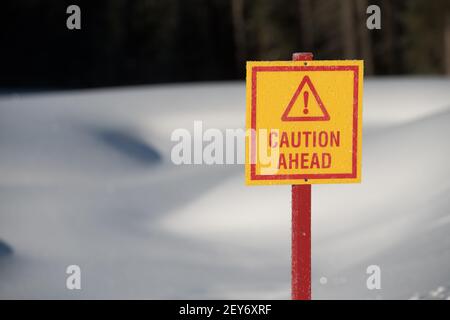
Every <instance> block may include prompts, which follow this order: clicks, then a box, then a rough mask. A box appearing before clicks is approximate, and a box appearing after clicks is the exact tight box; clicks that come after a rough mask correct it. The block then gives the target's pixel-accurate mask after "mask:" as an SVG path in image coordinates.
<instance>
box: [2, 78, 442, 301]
mask: <svg viewBox="0 0 450 320" xmlns="http://www.w3.org/2000/svg"><path fill="white" fill-rule="evenodd" d="M449 88H450V79H449V78H368V79H366V81H365V88H364V90H365V91H364V105H363V114H364V118H363V121H364V126H363V128H364V140H363V174H362V183H361V184H340V185H314V186H313V199H312V200H313V203H312V210H313V244H312V252H313V275H312V276H313V278H312V281H313V298H314V299H324V298H327V299H339V298H341V299H409V298H411V299H415V298H430V299H436V298H437V299H446V298H448V296H449V293H448V288H449V287H450V286H449V285H450V273H449V272H448V270H450V237H449V236H448V235H449V234H450V233H449V232H450V212H449V209H448V208H450V199H449V198H448V194H449V191H450V180H449V179H448V178H449V176H450V175H449V173H450V172H449V170H450V169H449V166H448V160H447V159H448V156H449V155H450V143H449V142H448V137H449V136H450V90H448V89H449ZM244 114H245V87H244V84H243V83H242V82H229V83H227V82H225V83H201V84H183V85H181V84H180V85H164V86H142V87H129V88H114V89H101V90H80V91H67V92H43V93H29V94H6V93H5V94H3V95H1V96H0V283H1V285H0V298H40V299H45V298H65V299H81V298H84V299H91V298H92V299H108V298H125V299H128V298H142V299H149V298H153V299H160V298H175V299H176V298H190V299H197V298H208V299H211V298H225V299H227V298H236V299H246V298H248V299H260V298H265V299H285V298H289V294H290V188H289V187H288V186H258V187H247V186H245V185H244V175H243V171H244V168H243V166H242V165H223V166H219V165H211V166H207V165H181V166H176V165H174V164H172V163H171V161H170V151H171V148H172V146H173V145H174V143H173V142H171V141H170V135H171V133H172V131H173V130H174V129H177V128H186V129H188V130H189V131H192V130H193V123H194V121H195V120H202V121H203V122H204V127H205V128H219V129H221V130H225V129H226V128H232V129H235V128H243V127H244V120H245V119H244ZM70 264H77V265H79V266H80V267H81V270H82V290H80V291H76V290H67V289H66V287H65V281H66V277H67V274H66V273H65V270H66V267H67V266H68V265H70ZM371 264H376V265H379V266H380V268H381V272H382V276H381V283H382V289H381V290H368V289H367V287H366V279H367V277H368V275H367V274H366V268H367V267H368V266H369V265H371ZM320 279H322V281H320ZM323 279H326V281H323Z"/></svg>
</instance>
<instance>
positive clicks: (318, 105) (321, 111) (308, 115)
mask: <svg viewBox="0 0 450 320" xmlns="http://www.w3.org/2000/svg"><path fill="white" fill-rule="evenodd" d="M328 120H330V115H329V114H328V111H327V109H326V108H325V106H324V104H323V102H322V100H321V99H320V96H319V94H318V93H317V90H316V88H315V87H314V85H313V84H312V82H311V79H310V78H309V77H308V76H304V77H303V79H302V81H301V82H300V84H299V86H298V88H297V90H295V93H294V95H293V96H292V98H291V101H290V102H289V104H288V105H287V107H286V110H284V112H283V115H282V116H281V121H328Z"/></svg>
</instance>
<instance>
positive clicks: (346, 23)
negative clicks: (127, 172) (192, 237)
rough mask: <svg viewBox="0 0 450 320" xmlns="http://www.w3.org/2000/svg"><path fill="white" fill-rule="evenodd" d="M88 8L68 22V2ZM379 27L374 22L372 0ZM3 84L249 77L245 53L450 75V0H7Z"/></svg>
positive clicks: (384, 71)
mask: <svg viewBox="0 0 450 320" xmlns="http://www.w3.org/2000/svg"><path fill="white" fill-rule="evenodd" d="M70 4H77V5H79V6H80V8H81V30H68V29H67V28H66V19H67V17H68V16H69V15H68V14H67V13H66V8H67V6H69V5H70ZM371 4H376V5H378V6H380V8H381V29H380V30H368V29H367V28H366V20H367V18H368V16H369V15H368V14H367V13H366V9H367V7H368V5H371ZM0 10H1V12H0V23H1V30H0V36H1V50H0V51H1V52H0V86H1V87H15V88H17V87H33V88H36V87H43V88H48V87H52V88H59V87H62V88H67V87H70V88H77V87H96V86H114V85H132V84H143V83H166V82H184V81H211V80H231V79H243V78H244V71H245V61H246V60H290V59H291V54H292V52H295V51H312V52H314V55H315V58H316V59H352V58H357V59H364V60H365V67H366V74H369V75H371V74H374V75H394V74H450V1H449V0H409V1H405V0H378V1H367V0H314V1H313V0H278V1H264V0H91V1H75V0H73V1H57V0H53V1H52V0H41V1H38V0H6V1H2V3H1V6H0Z"/></svg>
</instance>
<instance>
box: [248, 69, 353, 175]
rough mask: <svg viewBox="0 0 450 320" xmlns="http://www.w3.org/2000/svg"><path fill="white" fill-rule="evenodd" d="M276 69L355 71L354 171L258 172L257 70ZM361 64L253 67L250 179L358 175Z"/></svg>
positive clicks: (270, 70)
mask: <svg viewBox="0 0 450 320" xmlns="http://www.w3.org/2000/svg"><path fill="white" fill-rule="evenodd" d="M263 71H269V72H276V71H282V72H286V71H353V75H354V77H353V139H352V144H353V146H352V172H351V173H316V174H276V175H260V174H258V175H257V174H256V164H255V161H254V160H255V159H256V157H255V155H256V144H255V141H256V139H255V136H254V132H256V74H257V72H263ZM358 86H359V66H348V65H347V66H346V65H339V66H254V67H252V97H251V103H252V106H251V119H250V120H251V121H250V122H251V128H252V132H253V133H252V137H251V140H252V141H251V150H250V159H251V164H250V180H290V179H305V180H306V179H346V178H348V179H354V178H356V177H357V174H356V173H357V162H358V159H357V152H358V94H359V92H358V91H359V90H358Z"/></svg>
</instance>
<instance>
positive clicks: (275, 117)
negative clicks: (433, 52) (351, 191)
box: [245, 60, 363, 184]
mask: <svg viewBox="0 0 450 320" xmlns="http://www.w3.org/2000/svg"><path fill="white" fill-rule="evenodd" d="M362 90H363V61H360V60H339V61H320V60H315V61H270V62H263V61H251V62H247V114H246V126H247V133H248V134H247V138H246V165H245V174H246V183H247V184H314V183H351V182H360V181H361V145H362V141H361V139H362V134H361V133H362V106H361V103H362Z"/></svg>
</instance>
